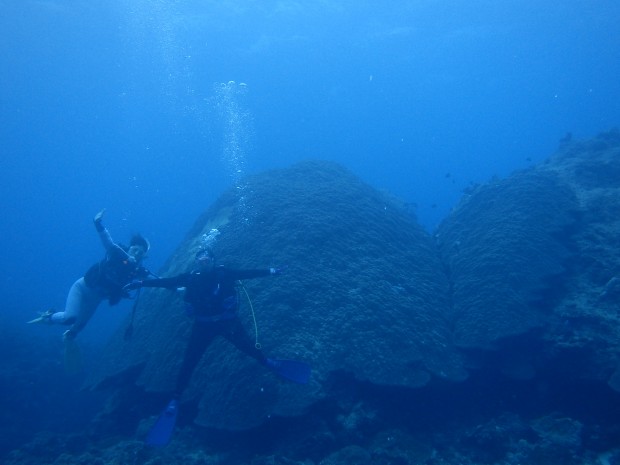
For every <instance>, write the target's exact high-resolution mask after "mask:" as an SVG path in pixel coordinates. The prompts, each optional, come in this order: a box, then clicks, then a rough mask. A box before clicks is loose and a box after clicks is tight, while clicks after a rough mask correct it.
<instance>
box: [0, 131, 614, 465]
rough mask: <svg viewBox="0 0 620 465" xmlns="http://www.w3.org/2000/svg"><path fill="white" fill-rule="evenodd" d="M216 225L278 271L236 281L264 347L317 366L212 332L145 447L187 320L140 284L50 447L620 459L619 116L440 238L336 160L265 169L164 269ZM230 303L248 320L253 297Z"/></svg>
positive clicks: (183, 267)
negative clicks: (75, 435) (288, 363)
mask: <svg viewBox="0 0 620 465" xmlns="http://www.w3.org/2000/svg"><path fill="white" fill-rule="evenodd" d="M212 228H217V229H218V230H219V231H220V235H219V236H218V240H217V243H216V256H217V258H218V261H219V262H220V263H224V264H226V265H228V266H231V267H236V268H260V267H272V266H282V265H287V266H288V268H287V269H286V272H285V273H284V274H283V275H281V276H277V277H269V278H264V279H257V280H252V281H248V282H247V283H245V288H246V290H247V292H248V294H249V295H250V296H251V299H252V306H253V308H254V309H255V311H256V317H257V320H258V328H259V332H258V338H259V341H260V343H261V344H262V346H263V349H264V351H265V352H266V353H267V354H269V355H273V356H276V357H279V358H289V359H298V360H304V361H306V362H308V363H310V364H311V365H312V367H313V374H312V377H311V381H310V383H308V384H307V385H304V386H300V385H296V384H292V383H287V382H286V381H283V380H281V379H278V378H276V377H275V376H274V374H273V373H271V372H269V371H268V370H265V369H264V367H262V366H260V365H259V364H257V363H256V362H255V361H254V360H253V359H249V358H247V357H244V356H243V355H242V354H240V353H238V352H237V351H236V349H235V348H234V347H232V346H230V345H229V344H227V343H226V342H225V341H221V342H218V343H216V344H214V345H213V346H212V347H211V348H210V349H209V350H208V351H207V353H206V354H205V356H204V357H203V360H202V361H201V362H200V364H199V366H198V367H197V368H196V371H195V374H194V376H193V378H192V380H191V384H190V387H189V389H188V390H187V391H186V392H185V394H184V397H183V399H181V401H182V402H181V412H180V421H179V430H178V431H177V434H176V435H175V438H174V439H173V441H172V443H171V444H170V445H169V446H168V447H167V448H166V449H165V450H163V451H156V450H152V449H149V448H146V447H145V446H144V445H143V444H142V443H141V442H139V440H140V439H141V438H143V437H144V435H145V432H146V430H147V429H148V427H149V426H150V424H152V422H153V418H154V416H155V415H156V414H157V413H158V411H159V409H160V408H161V407H162V406H163V405H164V401H165V399H166V397H167V396H168V395H169V393H170V391H171V390H172V388H173V384H174V380H175V377H176V373H177V372H178V369H179V366H180V362H181V359H182V356H183V350H184V348H185V344H186V342H187V339H188V332H189V329H190V324H191V320H190V319H189V318H188V317H187V316H186V315H185V314H184V309H183V302H182V299H181V297H180V293H178V292H172V291H167V290H155V289H150V290H143V291H142V295H141V297H140V302H139V305H138V307H137V310H136V314H135V321H134V332H133V336H132V338H131V339H130V340H127V339H126V338H125V337H124V330H119V332H118V334H116V335H115V336H114V337H113V338H112V340H111V341H110V343H109V344H108V346H107V348H106V350H105V351H104V354H105V355H104V356H102V357H101V360H100V361H99V362H98V364H97V365H96V367H95V368H94V369H93V370H91V372H90V373H89V377H88V379H87V380H86V383H85V387H86V388H87V389H93V390H104V391H106V392H108V393H109V395H108V402H107V404H106V406H105V408H104V409H103V410H102V411H101V412H100V413H99V415H98V416H97V418H96V419H95V420H93V421H92V422H91V426H90V430H89V432H88V433H85V434H86V435H87V437H86V438H85V440H84V442H85V443H90V444H91V447H90V449H87V448H85V449H84V450H74V451H73V453H72V454H70V455H66V454H65V456H64V458H63V459H62V460H61V459H60V458H58V460H61V461H59V462H57V463H67V464H73V463H112V460H116V461H117V462H115V463H148V464H157V463H177V462H178V463H186V464H194V463H195V464H218V465H220V464H221V465H223V464H228V463H231V464H232V463H248V464H253V465H260V464H305V465H314V464H322V465H331V464H334V465H335V464H349V463H350V464H366V463H368V464H370V463H372V464H388V463H392V464H419V463H421V464H429V465H431V464H433V465H440V464H448V463H460V464H474V463H476V464H478V463H488V464H518V463H532V464H545V465H548V464H555V463H557V464H560V463H562V464H575V465H577V464H583V463H610V464H611V463H620V433H619V432H620V424H619V423H618V422H617V415H615V414H614V412H617V411H618V409H619V408H620V394H618V391H620V362H619V360H618V354H619V353H620V347H619V344H620V342H619V341H620V325H619V324H618V322H619V321H618V320H619V313H618V311H619V309H620V307H619V305H618V302H619V298H620V270H619V264H620V247H619V246H620V234H619V233H620V132H618V131H617V130H613V131H610V132H608V133H604V134H601V135H599V136H598V137H596V138H594V139H592V140H589V141H565V142H563V143H562V145H561V146H560V147H559V149H558V151H557V152H556V153H555V154H553V155H552V156H551V157H550V158H549V159H547V160H546V161H545V162H544V163H541V164H539V165H536V166H533V167H530V168H528V169H525V170H522V171H519V172H515V173H513V174H512V175H510V176H509V177H507V178H505V179H492V180H490V181H489V182H487V183H485V184H483V185H479V186H473V187H471V188H469V189H468V190H467V192H465V193H464V195H463V197H462V199H461V201H460V202H459V204H458V205H456V206H455V208H454V209H453V211H452V212H451V213H450V215H449V216H448V217H447V218H446V219H445V220H444V221H443V222H442V223H441V225H440V226H439V227H438V228H437V230H436V231H434V232H433V233H432V234H431V233H428V232H426V231H425V230H423V229H422V228H421V227H420V226H419V224H418V223H417V221H416V219H415V217H414V216H413V215H412V214H411V212H409V211H408V210H407V208H405V206H404V204H403V203H402V202H400V201H399V200H398V199H395V198H393V197H391V196H389V195H388V194H386V193H383V192H380V191H378V190H376V189H374V188H373V187H371V186H369V185H367V184H365V183H364V182H362V181H361V180H360V179H359V178H357V177H356V176H355V175H353V174H352V173H351V172H350V171H348V170H347V169H346V168H344V167H342V166H339V165H337V164H335V163H331V162H325V161H308V162H304V163H299V164H297V165H294V166H292V167H290V168H286V169H281V170H274V171H270V172H266V173H261V174H258V175H255V176H252V177H249V178H247V179H246V180H245V182H244V184H243V185H242V186H237V188H235V189H231V190H230V191H228V192H225V193H224V194H223V195H222V196H221V197H220V198H219V199H218V200H217V201H216V202H215V203H214V204H213V205H212V206H211V207H210V208H208V209H207V210H206V211H205V213H204V214H203V215H202V216H201V217H200V218H199V219H198V220H197V222H196V224H195V225H194V227H193V228H192V230H191V231H190V232H189V233H188V235H187V237H186V238H185V239H184V240H183V241H182V242H181V244H180V245H179V247H178V248H177V250H176V251H175V253H174V254H173V255H172V256H171V257H170V259H169V260H168V262H167V263H166V265H165V266H164V268H163V269H162V270H161V271H160V274H161V275H163V276H172V275H176V274H178V273H180V272H184V271H187V270H189V269H191V266H192V261H193V257H194V253H195V251H196V249H197V248H198V247H199V245H200V240H201V237H202V235H203V234H205V233H206V232H208V231H209V230H211V229H212ZM241 317H242V319H243V321H244V324H245V325H246V327H247V328H248V329H249V330H250V331H251V330H252V328H253V323H252V319H251V318H252V317H251V315H250V309H249V305H248V303H247V302H246V303H244V305H243V307H242V309H241ZM96 437H108V438H110V437H114V438H117V439H118V440H116V441H115V442H114V443H113V444H112V443H107V444H105V443H102V442H101V441H98V440H96V439H95V438H96ZM46 440H47V439H46V438H45V437H42V438H39V439H38V441H39V443H40V442H45V441H46ZM33 444H34V445H33ZM36 444H37V442H36V441H34V442H33V443H31V447H34V448H35V449H36V448H37V446H36ZM93 444H94V445H93ZM20 454H21V455H20ZM24 454H25V455H24ZM28 457H29V455H28V452H27V448H26V449H22V450H19V451H15V452H13V453H12V455H11V456H10V457H9V461H5V463H7V464H15V465H16V464H18V463H28V462H27V460H28ZM30 457H31V456H30ZM56 457H58V455H56ZM106 457H107V458H106ZM112 457H114V459H112ZM119 457H124V458H123V459H122V460H121V459H120V458H119ZM118 460H121V461H120V462H118ZM39 463H43V461H40V462H39ZM49 463H53V462H52V461H50V462H49Z"/></svg>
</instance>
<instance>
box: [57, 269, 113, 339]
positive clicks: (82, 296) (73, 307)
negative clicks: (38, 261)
mask: <svg viewBox="0 0 620 465" xmlns="http://www.w3.org/2000/svg"><path fill="white" fill-rule="evenodd" d="M102 299H103V297H102V296H101V293H100V292H99V291H98V290H96V289H92V288H90V287H88V286H87V285H86V282H84V278H80V279H78V280H77V281H76V282H75V283H73V286H71V289H70V290H69V295H68V296H67V303H66V305H65V311H64V312H57V313H54V314H53V315H52V316H51V321H52V322H53V323H61V324H65V325H69V324H72V325H73V326H72V327H71V329H70V330H69V333H70V334H65V336H66V337H75V336H76V335H77V333H79V332H80V331H81V330H82V329H83V328H84V327H85V326H86V324H87V323H88V321H89V320H90V319H91V317H92V316H93V315H94V313H95V310H97V307H98V306H99V304H100V303H101V300H102Z"/></svg>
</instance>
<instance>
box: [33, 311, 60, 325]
mask: <svg viewBox="0 0 620 465" xmlns="http://www.w3.org/2000/svg"><path fill="white" fill-rule="evenodd" d="M53 314H54V311H53V310H47V311H46V312H41V313H39V316H38V317H37V318H35V319H34V320H30V321H28V322H27V323H28V324H32V323H48V324H51V323H52V315H53Z"/></svg>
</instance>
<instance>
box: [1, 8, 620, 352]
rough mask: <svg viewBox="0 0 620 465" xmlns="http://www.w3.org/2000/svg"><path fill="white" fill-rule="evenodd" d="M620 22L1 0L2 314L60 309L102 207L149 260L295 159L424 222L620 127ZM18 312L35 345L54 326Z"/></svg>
mask: <svg viewBox="0 0 620 465" xmlns="http://www.w3.org/2000/svg"><path fill="white" fill-rule="evenodd" d="M619 20H620V2H617V1H616V0H597V1H592V0H564V1H540V0H502V1H491V0H488V1H487V0H472V1H460V0H458V1H457V0H452V1H448V0H420V1H405V0H399V1H391V0H387V1H383V2H360V1H353V0H343V1H336V0H332V1H328V0H324V1H316V2H297V1H269V0H265V1H248V0H246V1H222V0H219V1H205V0H202V1H196V0H193V1H184V2H179V1H152V0H123V1H120V0H110V1H88V2H77V1H69V0H67V1H54V0H39V1H29V0H9V1H0V69H1V70H2V72H1V73H0V152H1V154H0V212H1V214H0V231H1V239H0V247H1V255H0V256H1V257H2V261H1V262H0V266H1V269H0V289H1V291H0V292H1V294H0V295H1V296H2V301H3V305H2V307H1V308H2V310H0V311H1V312H2V325H3V327H4V328H9V330H10V331H12V332H17V333H21V332H25V331H26V328H25V325H23V322H24V321H25V320H27V319H29V318H31V317H32V316H33V315H34V314H35V312H36V311H42V310H45V309H46V308H48V307H50V306H53V307H56V308H61V307H62V306H63V304H64V299H65V296H66V292H67V290H68V288H69V286H70V285H71V283H72V282H73V281H74V280H75V279H76V278H77V277H79V276H81V275H82V273H84V271H85V270H86V269H87V267H88V266H89V265H91V264H92V263H93V262H94V261H96V260H98V259H99V258H100V257H101V255H102V250H101V246H100V244H99V242H98V239H97V237H96V235H95V232H94V229H93V226H92V223H91V219H92V217H93V215H94V214H95V213H96V212H97V211H98V210H100V209H101V208H103V207H105V208H107V211H108V213H107V216H106V218H105V223H106V225H107V226H108V228H109V229H110V231H111V233H112V234H113V236H114V238H115V239H117V240H119V241H123V240H125V241H126V240H128V238H129V236H130V235H131V233H133V232H136V231H140V232H142V233H143V234H144V235H146V236H147V237H148V238H149V239H150V240H151V243H152V245H153V247H152V251H151V254H150V258H149V260H148V263H147V265H148V266H149V267H150V268H151V269H153V270H155V271H156V270H157V269H158V268H159V267H160V266H162V265H163V263H164V261H165V259H166V258H167V257H168V256H169V255H170V253H171V252H172V251H173V250H174V248H175V247H176V246H177V245H178V243H179V242H180V241H181V240H182V238H183V237H184V235H185V233H186V232H187V230H188V229H189V228H190V227H191V225H192V224H193V221H194V220H195V219H196V217H197V216H198V215H199V214H200V213H201V212H202V211H203V210H204V209H205V208H206V207H208V206H209V205H210V204H211V202H212V201H213V200H214V199H216V198H217V196H218V195H219V194H220V193H221V192H222V191H223V190H224V189H226V188H227V187H229V186H231V185H238V187H240V188H242V187H243V186H242V178H243V176H244V175H246V174H250V173H255V172H259V171H262V170H265V169H270V168H275V167H286V166H289V165H290V164H292V163H294V162H295V161H298V160H302V159H308V158H322V159H329V160H335V161H338V162H340V163H342V164H343V165H345V166H347V167H348V168H349V169H351V170H352V171H353V172H354V173H356V174H357V175H358V176H360V177H361V178H362V179H363V180H364V181H366V182H368V183H369V184H371V185H373V186H374V187H376V188H379V189H385V190H388V191H390V192H392V193H393V194H395V195H396V196H398V197H401V198H402V199H403V200H405V201H406V202H408V203H410V204H412V205H414V206H415V211H416V214H417V216H418V219H419V221H420V223H421V224H423V225H424V227H426V228H427V229H428V230H429V231H432V230H433V229H434V228H435V226H436V225H437V224H438V223H439V222H440V221H441V219H442V218H443V217H444V216H445V215H447V214H448V212H449V211H450V208H451V207H453V206H454V205H455V204H456V203H457V201H458V199H459V197H460V195H461V192H462V190H463V189H464V188H465V187H467V186H468V185H470V184H471V183H480V182H484V181H486V180H488V179H489V178H491V177H492V176H494V175H499V176H505V175H507V174H509V173H510V172H512V171H513V170H516V169H520V168H524V167H527V166H530V165H531V164H534V163H537V162H540V161H542V160H543V159H545V158H546V157H547V156H549V155H550V154H551V153H552V152H553V151H554V150H555V149H556V147H557V145H558V140H559V139H560V138H562V137H564V136H565V135H566V134H567V133H568V132H570V133H572V136H573V137H574V138H587V137H591V136H593V135H595V134H597V133H598V132H601V131H605V130H608V129H610V128H611V127H614V126H618V125H619V124H620V80H619V79H618V76H619V75H620V35H619V34H618V33H617V27H618V21H619ZM231 81H234V82H231ZM247 208H248V210H251V208H252V206H251V205H247ZM126 310H127V306H125V307H123V306H119V307H114V308H111V309H108V308H107V307H106V306H102V308H100V310H99V312H98V314H97V315H96V317H95V319H94V320H93V322H91V325H90V326H89V328H88V329H87V330H86V331H85V333H84V338H85V339H87V340H90V341H92V342H93V343H97V342H98V341H102V340H104V339H105V338H106V337H107V335H108V334H109V333H110V332H111V331H112V330H113V328H114V327H115V326H116V325H117V324H118V323H119V322H120V321H121V320H122V319H123V317H124V316H125V314H126ZM93 328H95V329H93ZM27 330H28V331H29V332H28V334H29V335H31V336H32V337H34V338H35V339H34V340H35V342H34V343H33V350H35V348H36V349H37V350H39V349H40V347H39V344H38V343H36V340H37V339H36V337H39V336H40V337H44V336H43V334H45V335H48V334H49V328H36V329H34V330H33V329H32V328H27ZM45 337H47V336H45ZM44 340H45V341H47V339H44Z"/></svg>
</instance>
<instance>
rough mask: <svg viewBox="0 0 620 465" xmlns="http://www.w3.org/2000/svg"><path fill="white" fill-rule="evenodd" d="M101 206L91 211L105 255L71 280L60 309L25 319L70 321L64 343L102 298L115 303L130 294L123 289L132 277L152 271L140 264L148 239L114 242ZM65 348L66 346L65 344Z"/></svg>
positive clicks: (80, 327)
mask: <svg viewBox="0 0 620 465" xmlns="http://www.w3.org/2000/svg"><path fill="white" fill-rule="evenodd" d="M104 213H105V209H103V210H101V211H100V212H99V213H97V214H96V215H95V218H94V220H93V221H94V223H95V229H96V230H97V233H98V234H99V238H100V239H101V242H102V244H103V246H104V248H105V250H106V256H105V258H104V259H103V260H101V261H100V262H99V263H96V264H94V265H93V266H91V267H90V268H89V269H88V271H87V272H86V274H85V275H84V276H83V277H81V278H80V279H78V280H77V281H75V283H73V285H72V286H71V289H70V290H69V294H68V296H67V302H66V304H65V309H64V311H63V312H54V311H53V310H48V311H46V312H44V313H42V314H41V315H40V316H39V317H38V318H35V319H34V320H31V321H29V322H28V323H48V324H54V323H57V324H63V325H71V327H70V328H69V329H68V330H66V331H65V332H64V333H63V340H64V341H65V343H66V344H67V343H70V342H71V341H73V340H74V339H75V337H76V336H77V335H78V333H79V332H80V331H81V330H82V329H84V327H85V326H86V324H87V323H88V321H89V320H90V319H91V317H92V316H93V315H94V313H95V311H96V310H97V307H98V306H99V304H100V303H101V301H103V300H104V299H108V301H109V303H110V305H116V304H117V303H119V302H120V300H121V299H122V298H128V297H130V296H129V294H128V293H127V292H126V291H125V290H124V289H123V287H124V286H125V285H127V284H128V283H130V282H131V281H133V280H134V279H144V278H146V277H148V276H151V275H152V273H151V272H150V271H148V270H147V269H146V268H144V267H142V266H141V263H142V259H143V258H144V256H145V255H146V253H147V252H148V250H149V248H150V244H149V241H148V240H146V239H145V238H144V237H142V236H141V235H140V234H136V235H134V236H133V237H132V238H131V241H130V242H129V247H124V246H121V245H119V244H116V243H115V242H114V241H113V240H112V237H111V236H110V233H109V232H108V230H107V229H106V228H105V227H104V226H103V223H102V220H103V214H104ZM67 348H68V346H67Z"/></svg>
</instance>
